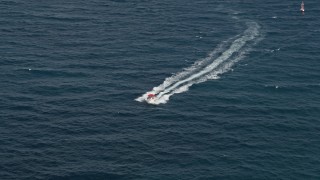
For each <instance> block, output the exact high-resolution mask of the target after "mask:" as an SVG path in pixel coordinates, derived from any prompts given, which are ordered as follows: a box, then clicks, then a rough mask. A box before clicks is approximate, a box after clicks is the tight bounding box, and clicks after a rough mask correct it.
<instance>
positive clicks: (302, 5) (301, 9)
mask: <svg viewBox="0 0 320 180" xmlns="http://www.w3.org/2000/svg"><path fill="white" fill-rule="evenodd" d="M300 11H301V12H304V3H303V1H302V2H301V8H300Z"/></svg>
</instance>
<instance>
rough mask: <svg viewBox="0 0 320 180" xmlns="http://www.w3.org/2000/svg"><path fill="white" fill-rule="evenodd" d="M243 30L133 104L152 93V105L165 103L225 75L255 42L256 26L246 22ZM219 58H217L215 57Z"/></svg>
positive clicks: (256, 37) (145, 99) (257, 35)
mask: <svg viewBox="0 0 320 180" xmlns="http://www.w3.org/2000/svg"><path fill="white" fill-rule="evenodd" d="M247 26H248V28H247V29H246V30H245V31H244V32H243V33H242V34H240V35H237V36H236V37H234V38H231V39H230V40H228V41H225V42H223V43H221V44H220V45H219V46H218V47H217V48H216V49H214V50H213V51H212V52H210V53H209V55H208V56H207V57H206V58H204V59H200V60H198V61H196V62H195V63H194V64H193V65H192V66H191V67H189V68H186V69H184V70H183V71H182V72H179V73H177V74H175V75H173V76H171V77H169V78H166V79H165V80H164V82H163V83H162V84H160V85H159V86H157V87H154V88H153V90H152V91H149V92H146V93H145V94H143V95H142V96H140V97H138V98H137V99H136V100H137V101H140V102H143V101H146V102H148V101H147V97H148V94H150V93H152V94H155V95H156V98H155V99H154V100H153V101H152V104H161V103H166V102H167V101H168V100H169V98H170V96H172V95H173V94H176V93H182V92H185V91H187V90H188V89H189V87H190V86H192V85H193V84H198V83H201V82H205V81H207V80H208V79H217V78H219V76H218V75H219V74H223V73H225V72H227V71H229V70H230V69H231V67H232V66H233V65H234V64H235V63H236V62H238V61H239V60H241V59H242V58H243V57H244V55H245V54H246V53H248V52H249V50H250V48H251V46H252V45H254V44H255V43H257V42H258V40H259V29H260V26H259V25H258V24H257V23H255V22H248V23H247ZM221 53H222V54H221ZM219 54H221V55H220V56H219Z"/></svg>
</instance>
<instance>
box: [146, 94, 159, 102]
mask: <svg viewBox="0 0 320 180" xmlns="http://www.w3.org/2000/svg"><path fill="white" fill-rule="evenodd" d="M156 99H157V97H156V95H155V94H152V93H150V94H148V96H147V99H146V101H147V103H149V104H155V101H156Z"/></svg>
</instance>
